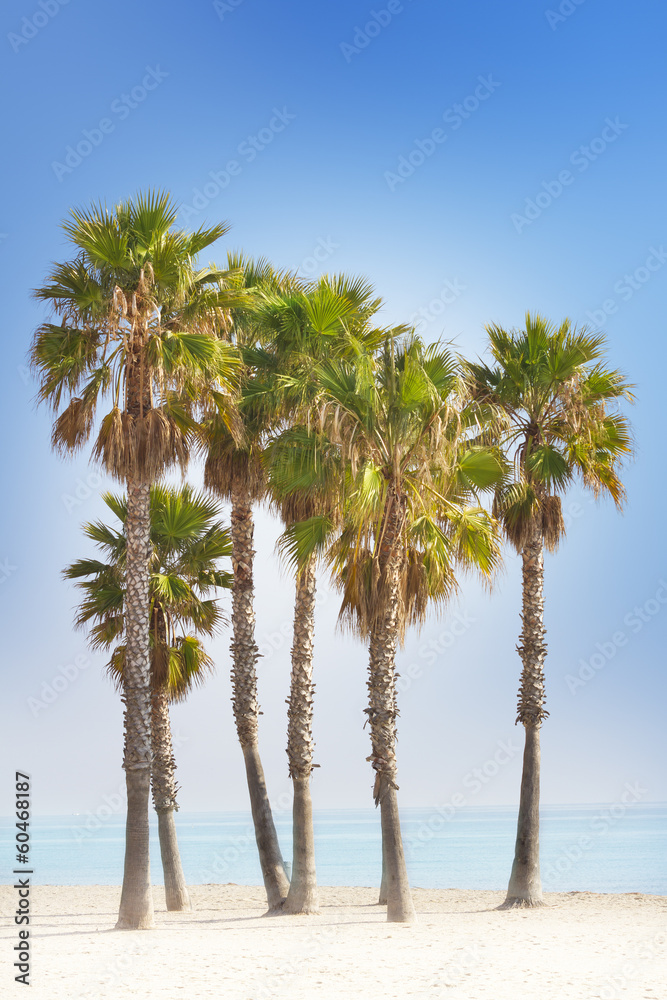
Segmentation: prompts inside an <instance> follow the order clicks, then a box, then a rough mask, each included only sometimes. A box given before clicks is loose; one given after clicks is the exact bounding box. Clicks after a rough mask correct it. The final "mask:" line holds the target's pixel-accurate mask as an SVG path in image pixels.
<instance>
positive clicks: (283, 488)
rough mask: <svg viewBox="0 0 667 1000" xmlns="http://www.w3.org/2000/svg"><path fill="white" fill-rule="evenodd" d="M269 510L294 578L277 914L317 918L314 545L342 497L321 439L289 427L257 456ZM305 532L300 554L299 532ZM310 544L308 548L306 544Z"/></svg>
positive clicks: (331, 455) (334, 459)
mask: <svg viewBox="0 0 667 1000" xmlns="http://www.w3.org/2000/svg"><path fill="white" fill-rule="evenodd" d="M265 460H266V464H267V478H268V486H269V490H270V496H271V499H272V503H273V506H274V507H275V508H276V509H277V510H278V512H279V513H280V515H281V517H282V520H283V523H284V524H285V526H286V531H285V533H284V534H283V536H282V537H281V539H279V548H280V549H281V550H282V552H283V554H284V555H286V556H287V559H288V562H289V565H290V568H291V569H292V570H293V571H294V573H295V577H296V594H295V601H294V642H293V645H292V671H291V677H290V696H289V702H288V706H289V707H288V713H287V715H288V726H287V758H288V761H289V776H290V778H291V779H292V782H293V788H294V805H293V824H292V830H293V837H292V840H293V860H292V880H291V883H290V888H289V892H288V894H287V899H286V900H285V902H284V904H283V912H284V913H299V914H306V913H318V912H319V901H318V893H317V871H316V867H315V835H314V829H313V808H312V799H311V794H310V778H311V774H312V772H313V768H315V767H319V764H315V763H314V761H313V756H314V750H315V743H314V741H313V708H314V694H315V685H314V684H313V649H314V631H315V596H316V565H317V544H318V542H320V543H321V541H322V538H323V537H324V536H325V535H326V534H327V533H328V532H329V531H330V530H331V528H332V527H333V525H334V523H335V518H336V513H337V507H338V506H339V503H340V496H341V491H342V486H343V483H342V475H341V473H342V469H341V463H340V460H339V454H338V451H337V449H335V448H333V447H332V445H331V443H330V442H329V441H328V440H327V439H326V437H324V436H323V435H321V434H315V433H314V432H313V431H312V430H309V429H308V428H307V427H302V426H296V427H293V428H289V429H287V430H286V431H284V432H283V433H282V434H281V435H280V436H279V437H278V438H276V439H275V440H274V441H273V442H271V444H270V445H269V446H268V447H267V449H266V452H265ZM304 529H305V531H306V532H307V533H309V534H310V538H309V539H308V541H307V550H308V551H307V553H306V555H305V558H302V557H301V551H302V549H303V548H304V538H303V531H304ZM313 543H315V544H313Z"/></svg>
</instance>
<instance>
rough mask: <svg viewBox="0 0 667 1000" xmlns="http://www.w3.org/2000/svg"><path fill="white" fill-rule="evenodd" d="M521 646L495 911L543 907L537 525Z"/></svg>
mask: <svg viewBox="0 0 667 1000" xmlns="http://www.w3.org/2000/svg"><path fill="white" fill-rule="evenodd" d="M522 557H523V609H522V615H521V618H522V621H523V629H522V631H521V636H520V639H521V645H519V646H517V651H518V652H519V654H520V656H521V660H522V662H523V670H522V672H521V685H520V687H519V705H518V716H517V722H521V723H522V725H523V726H524V727H525V731H526V745H525V750H524V755H523V772H522V775H521V796H520V800H519V817H518V822H517V834H516V845H515V849H514V863H513V865H512V874H511V876H510V881H509V887H508V890H507V898H506V899H505V902H504V903H503V904H502V906H501V907H500V909H506V910H507V909H512V908H514V907H528V906H543V905H544V900H543V898H542V882H541V880H540V726H541V725H542V722H543V720H544V719H545V718H546V716H547V715H548V714H549V713H548V712H547V711H546V710H545V708H544V702H545V690H544V660H545V657H546V654H547V647H546V644H545V642H544V636H545V630H544V555H543V546H542V535H541V532H540V530H539V526H538V524H537V522H536V523H535V524H534V526H533V530H532V532H531V536H530V538H529V540H528V542H527V543H526V545H525V546H524V549H523V553H522Z"/></svg>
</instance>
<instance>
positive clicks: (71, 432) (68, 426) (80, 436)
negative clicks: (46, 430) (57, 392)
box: [51, 396, 95, 455]
mask: <svg viewBox="0 0 667 1000" xmlns="http://www.w3.org/2000/svg"><path fill="white" fill-rule="evenodd" d="M94 415H95V413H94V407H93V406H91V405H90V403H86V402H85V401H84V400H83V399H80V398H79V397H78V396H75V397H74V398H73V399H71V400H70V402H69V405H68V406H67V407H66V408H65V409H64V410H63V412H62V413H61V414H60V416H59V417H58V419H57V420H56V421H55V423H54V425H53V431H52V434H51V444H52V445H53V447H54V448H55V450H56V451H58V452H59V453H60V454H63V455H65V454H68V453H70V452H72V451H76V449H77V448H80V447H81V446H82V445H84V444H85V443H86V441H87V440H88V438H89V436H90V431H91V428H92V425H93V418H94Z"/></svg>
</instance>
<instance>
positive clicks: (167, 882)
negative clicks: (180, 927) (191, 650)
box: [152, 687, 191, 910]
mask: <svg viewBox="0 0 667 1000" xmlns="http://www.w3.org/2000/svg"><path fill="white" fill-rule="evenodd" d="M152 708H153V711H152V723H153V725H152V733H153V775H152V785H153V805H154V806H155V811H156V813H157V816H158V834H159V837H160V855H161V857H162V871H163V873H164V894H165V899H166V903H167V909H168V910H190V909H191V906H190V896H189V894H188V888H187V885H186V882H185V876H184V874H183V866H182V864H181V855H180V853H179V850H178V839H177V837H176V823H175V818H174V813H175V812H176V811H177V810H178V802H177V800H176V795H177V792H178V786H177V784H176V774H175V772H176V761H175V760H174V751H173V745H172V741H171V724H170V721H169V695H168V693H167V690H166V688H164V687H158V688H154V689H153V696H152Z"/></svg>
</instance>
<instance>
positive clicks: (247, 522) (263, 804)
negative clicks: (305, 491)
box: [231, 487, 289, 910]
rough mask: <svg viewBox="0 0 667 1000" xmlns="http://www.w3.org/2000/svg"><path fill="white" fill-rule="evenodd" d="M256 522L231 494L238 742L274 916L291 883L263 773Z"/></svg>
mask: <svg viewBox="0 0 667 1000" xmlns="http://www.w3.org/2000/svg"><path fill="white" fill-rule="evenodd" d="M253 527H254V526H253V518H252V505H251V499H250V497H249V495H248V493H247V491H245V490H243V489H242V488H239V487H235V488H234V489H233V490H232V515H231V535H232V569H233V571H234V585H233V588H232V630H233V641H232V644H231V650H232V705H233V708H234V721H235V722H236V731H237V733H238V737H239V742H240V744H241V748H242V750H243V757H244V760H245V766H246V776H247V779H248V792H249V794H250V806H251V809H252V818H253V823H254V826H255V839H256V841H257V850H258V851H259V861H260V865H261V868H262V877H263V879H264V885H265V887H266V896H267V902H268V905H269V910H273V909H275V908H276V907H278V906H280V905H281V903H282V901H283V900H284V899H285V897H286V895H287V890H288V888H289V882H288V881H287V876H286V875H285V871H284V869H283V861H282V855H281V853H280V846H279V844H278V836H277V834H276V828H275V824H274V822H273V815H272V812H271V804H270V802H269V796H268V794H267V791H266V782H265V779H264V770H263V768H262V762H261V760H260V757H259V747H258V743H257V731H258V720H259V702H258V699H257V670H256V663H257V660H258V659H259V650H258V648H257V643H256V642H255V608H254V589H255V588H254V583H253V557H254V555H255V552H254V549H253Z"/></svg>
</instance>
